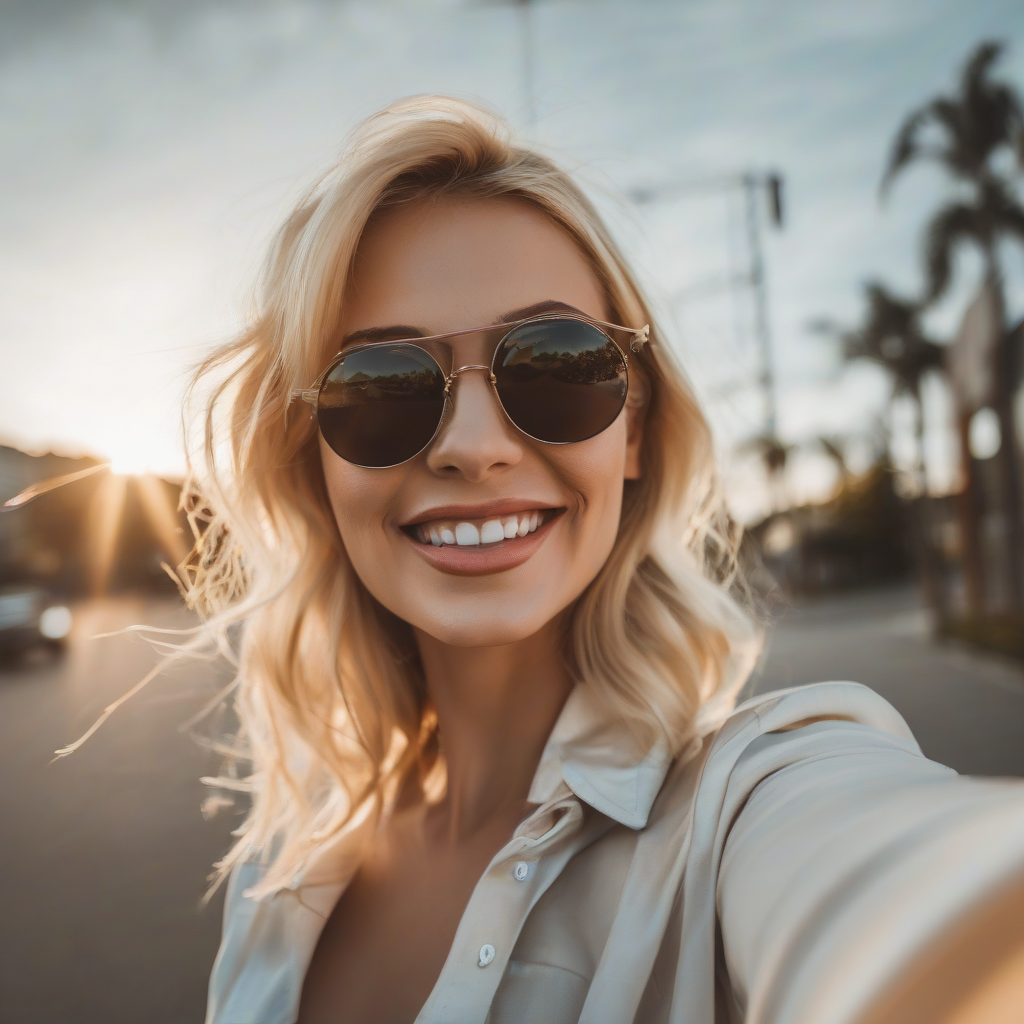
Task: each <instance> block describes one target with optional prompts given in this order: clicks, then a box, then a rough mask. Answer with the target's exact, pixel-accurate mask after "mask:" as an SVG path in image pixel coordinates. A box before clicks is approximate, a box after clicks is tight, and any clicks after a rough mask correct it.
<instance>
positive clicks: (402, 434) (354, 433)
mask: <svg viewBox="0 0 1024 1024" xmlns="http://www.w3.org/2000/svg"><path fill="white" fill-rule="evenodd" d="M443 412H444V375H443V374H442V373H441V369H440V367H439V366H438V365H437V363H435V362H434V360H433V359H432V358H431V357H430V356H429V355H428V354H427V353H426V352H424V351H423V350H422V349H418V348H415V347H414V346H412V345H386V346H385V345H382V346H379V347H374V348H366V349H362V350H360V351H357V352H353V353H352V354H351V355H347V356H345V358H344V359H343V360H342V361H341V362H340V363H338V365H337V366H335V367H334V369H332V370H331V372H330V373H329V374H328V375H327V377H326V378H325V379H324V382H323V384H321V386H320V394H319V397H318V399H317V422H318V424H319V426H320V433H321V434H323V436H324V440H325V441H326V442H327V443H328V444H329V445H330V446H331V448H332V449H333V450H334V451H335V452H337V454H338V455H340V456H341V457H342V458H343V459H345V461H346V462H352V463H355V465H357V466H368V467H373V468H375V469H378V468H382V467H384V466H397V465H398V464H399V463H400V462H405V461H406V460H407V459H411V458H412V457H413V456H414V455H416V454H418V453H419V452H420V451H422V450H423V449H424V448H425V447H426V446H427V445H428V444H429V443H430V439H431V438H432V437H433V436H434V433H435V431H436V430H437V425H438V424H439V423H440V422H441V416H442V414H443Z"/></svg>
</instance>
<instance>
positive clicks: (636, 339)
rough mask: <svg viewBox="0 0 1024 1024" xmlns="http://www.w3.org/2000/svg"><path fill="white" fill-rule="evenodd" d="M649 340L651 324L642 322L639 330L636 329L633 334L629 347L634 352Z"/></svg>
mask: <svg viewBox="0 0 1024 1024" xmlns="http://www.w3.org/2000/svg"><path fill="white" fill-rule="evenodd" d="M650 340H651V325H650V324H644V325H643V327H641V328H640V330H639V331H637V332H636V333H635V334H634V335H633V339H632V340H631V341H630V343H629V347H630V349H632V350H633V351H634V352H639V351H640V349H641V348H643V346H644V345H646V344H647V342H648V341H650Z"/></svg>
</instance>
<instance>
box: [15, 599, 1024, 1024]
mask: <svg viewBox="0 0 1024 1024" xmlns="http://www.w3.org/2000/svg"><path fill="white" fill-rule="evenodd" d="M132 622H148V623H154V624H158V625H168V626H174V625H178V626H182V625H186V624H187V622H188V620H187V619H186V618H185V617H184V615H183V613H182V612H181V611H180V610H178V609H176V608H175V607H174V606H173V605H172V604H169V603H167V602H151V603H148V604H146V603H143V602H140V601H131V600H110V601H102V602H95V603H91V604H89V605H85V606H82V607H80V608H78V609H76V624H75V631H74V635H73V637H72V643H71V645H70V648H69V651H68V653H67V656H66V657H65V658H64V659H62V660H58V661H48V660H45V659H43V660H40V661H39V662H38V663H35V664H27V665H22V666H18V667H16V668H10V667H9V668H8V669H6V670H0V814H2V820H3V822H4V823H5V824H4V828H3V834H2V838H0V907H2V913H0V1022H2V1024H92V1022H94V1021H95V1022H102V1024H186V1022H187V1024H195V1022H199V1021H201V1020H202V1015H203V1004H204V998H205V985H206V977H207V974H208V972H209V968H210V964H211V962H212V960H213V955H214V952H215V950H216V946H217V938H218V928H219V917H220V902H219V900H218V899H216V898H215V899H214V900H213V901H212V903H211V904H210V905H209V906H207V907H201V906H200V898H201V896H202V893H203V891H204V888H205V884H206V883H205V880H206V876H207V874H208V872H209V869H210V865H211V864H212V862H213V861H214V860H215V859H216V858H217V857H218V855H219V854H220V853H222V852H223V850H224V849H225V848H226V846H227V843H228V842H229V835H228V833H229V830H230V828H231V826H232V824H233V820H236V819H232V817H231V816H230V815H222V816H220V817H217V818H215V819H214V820H212V821H204V820H203V818H202V816H201V815H200V812H199V806H200V803H201V801H202V799H203V796H204V792H205V791H204V789H203V787H202V786H201V785H200V783H199V782H198V779H199V777H200V776H201V775H207V774H211V773H212V772H213V771H214V770H215V769H216V767H217V760H216V758H215V757H214V755H212V754H210V753H209V752H207V751H206V750H204V749H202V748H201V747H200V746H198V745H197V744H196V743H195V741H194V740H193V739H192V738H190V737H189V736H188V735H186V734H185V733H183V732H182V731H180V726H181V725H182V724H183V723H184V722H186V721H187V720H188V719H189V718H190V717H191V716H192V715H193V714H195V712H196V711H198V710H199V708H200V707H201V706H202V705H203V704H204V702H205V701H207V700H208V699H210V697H211V696H212V695H213V694H215V693H216V691H217V689H218V687H219V686H220V685H222V684H223V682H224V681H225V679H226V675H225V672H224V670H223V669H222V668H219V667H217V666H214V665H210V664H192V665H190V666H188V667H178V668H176V669H175V670H173V671H171V672H170V673H169V674H168V675H167V676H166V677H165V678H162V679H159V680H157V681H155V682H154V683H153V684H152V685H151V686H150V687H149V688H148V689H147V690H144V691H143V692H142V693H141V694H139V695H138V696H137V697H136V698H135V699H134V700H133V701H132V702H130V703H129V704H127V705H125V706H124V707H123V708H122V709H121V710H120V711H119V712H118V713H117V714H116V715H115V716H114V717H113V718H112V719H111V720H110V721H109V722H108V723H107V724H106V725H105V726H104V727H103V728H102V729H101V730H100V731H99V732H98V733H97V734H96V735H95V736H94V737H93V738H92V739H91V740H90V741H89V743H87V744H86V745H85V746H84V747H83V748H82V749H81V750H80V751H79V752H78V753H76V754H74V755H73V756H71V757H69V758H65V759H64V760H61V761H58V762H57V763H55V764H50V763H49V762H50V758H51V756H52V752H53V750H54V749H56V748H57V747H59V746H62V745H63V744H65V743H67V742H68V741H69V740H71V739H73V738H75V737H76V736H77V735H79V734H80V733H81V732H82V731H83V730H84V729H85V728H87V727H88V726H89V724H91V722H92V721H93V720H94V718H95V716H96V715H97V714H98V712H99V711H100V710H102V708H103V707H104V706H105V705H106V704H107V703H109V701H110V700H112V699H114V698H116V697H117V696H119V695H121V694H122V693H124V692H125V691H126V690H127V689H128V688H129V687H130V686H131V685H132V684H133V683H135V682H136V681H137V680H138V679H139V678H141V676H142V675H143V674H144V673H145V672H146V671H147V669H148V668H149V667H150V666H151V665H152V664H154V662H155V659H156V655H155V654H154V653H153V651H152V650H151V649H150V648H149V647H148V646H147V645H146V644H145V643H144V642H143V641H141V640H140V639H139V638H138V637H137V636H125V635H121V636H116V637H110V638H105V639H90V638H91V637H93V636H94V635H95V634H97V633H102V632H107V631H109V630H112V629H117V628H120V627H123V626H125V625H127V624H129V623H132ZM829 678H831V679H836V678H850V679H857V680H858V681H860V682H864V683H866V684H868V685H870V686H872V687H874V688H875V689H877V690H878V691H879V692H880V693H881V694H882V695H883V696H885V697H886V698H887V699H889V700H890V701H891V702H892V703H893V704H895V705H896V707H897V708H898V709H899V710H900V711H901V712H902V713H903V715H904V717H905V718H906V719H907V721H908V722H909V723H910V725H911V727H912V728H913V729H914V730H915V733H916V735H917V736H918V739H919V740H920V742H921V745H922V747H923V749H924V751H925V753H926V754H928V755H929V756H930V757H934V758H935V759H937V760H942V761H944V762H945V763H947V764H950V765H952V766H953V767H955V768H957V769H958V770H959V771H963V772H974V773H979V774H1017V775H1024V742H1022V740H1024V672H1022V671H1021V669H1020V668H1018V667H1017V666H1016V665H1013V664H1011V663H1009V662H1005V661H1001V660H999V659H995V658H987V657H981V656H978V655H975V654H973V653H970V652H968V651H966V650H965V649H964V648H961V647H956V646H938V645H935V644H933V643H931V642H930V640H929V639H928V636H927V629H926V622H925V620H924V617H923V614H922V612H921V611H920V609H919V608H918V607H917V604H916V600H915V598H914V595H913V593H912V592H910V591H900V590H897V591H888V592H883V593H873V594H862V595H856V596H852V597H842V598H834V599H830V600H827V601H821V602H817V603H815V604H814V605H811V606H808V607H805V608H800V609H791V610H790V611H788V612H787V613H786V614H785V615H784V616H782V618H781V620H780V621H779V623H778V625H777V627H776V628H775V629H774V631H773V633H772V635H771V637H770V643H769V646H768V653H767V657H766V659H765V662H764V665H763V666H762V668H761V670H760V671H759V674H758V676H757V678H756V680H755V682H754V684H753V687H752V689H755V690H757V691H765V690H769V689H774V688H778V687H782V686H791V685H798V684H801V683H807V682H814V681H817V680H821V679H829Z"/></svg>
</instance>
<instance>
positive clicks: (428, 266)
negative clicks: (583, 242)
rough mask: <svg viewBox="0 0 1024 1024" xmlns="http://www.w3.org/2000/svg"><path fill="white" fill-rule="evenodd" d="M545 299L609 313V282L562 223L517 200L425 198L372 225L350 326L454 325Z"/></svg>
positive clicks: (351, 292)
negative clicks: (602, 278) (604, 282)
mask: <svg viewBox="0 0 1024 1024" xmlns="http://www.w3.org/2000/svg"><path fill="white" fill-rule="evenodd" d="M543 302H561V303H565V304H567V305H569V306H573V307H575V308H577V309H579V310H581V311H583V312H584V313H586V314H588V315H590V316H593V317H595V318H597V319H602V318H603V317H604V314H605V302H604V294H603V290H602V288H601V285H600V282H599V281H598V279H597V276H596V274H595V273H594V271H593V270H592V268H591V266H590V264H589V263H588V261H587V260H586V258H585V257H584V256H583V254H582V253H581V252H580V250H579V248H578V246H577V244H576V242H575V241H574V240H573V239H572V238H571V237H570V236H569V234H568V233H567V232H566V231H565V230H564V229H563V228H562V227H560V226H559V225H557V224H555V223H554V222H553V221H552V220H550V219H549V218H548V217H546V216H545V215H544V214H543V213H542V212H541V211H539V210H537V209H536V208H535V207H533V206H531V205H530V204H528V203H525V202H522V201H520V200H516V199H461V200H460V199H445V200H435V201H429V202H428V201H423V202H419V203H413V204H408V205H405V206H402V207H397V208H394V209H390V210H387V211H385V212H384V213H382V214H380V215H378V216H376V217H374V218H373V219H372V220H371V222H370V223H369V224H368V225H367V230H366V231H365V232H364V235H363V238H362V240H361V241H360V245H359V250H358V253H357V257H356V260H355V263H354V267H353V271H352V275H351V277H350V279H349V282H348V288H347V291H346V301H345V307H344V309H343V312H342V325H341V326H342V333H343V334H346V335H348V334H351V333H352V332H355V331H363V330H368V329H373V328H380V327H385V326H389V325H392V324H398V325H406V326H411V327H416V328H417V329H419V330H420V331H421V332H429V333H444V332H446V331H456V330H462V329H465V328H467V327H479V326H483V325H484V324H489V323H494V322H495V321H497V320H500V319H501V318H502V316H503V315H504V314H506V313H507V311H509V310H517V309H522V308H525V307H528V306H533V305H536V304H538V303H543Z"/></svg>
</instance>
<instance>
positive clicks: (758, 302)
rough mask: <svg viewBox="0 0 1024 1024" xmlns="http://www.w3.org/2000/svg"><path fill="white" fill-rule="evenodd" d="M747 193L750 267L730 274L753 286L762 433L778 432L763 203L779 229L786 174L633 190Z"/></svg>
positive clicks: (644, 196)
mask: <svg viewBox="0 0 1024 1024" xmlns="http://www.w3.org/2000/svg"><path fill="white" fill-rule="evenodd" d="M736 189H739V190H740V191H741V192H742V194H743V202H744V209H745V224H746V237H747V259H748V265H747V272H746V273H745V274H740V275H738V276H737V277H729V278H727V279H726V285H727V287H729V288H735V287H737V286H740V287H746V288H749V289H750V292H751V297H752V300H753V307H754V308H753V313H754V337H755V341H756V343H757V352H758V363H759V366H758V372H757V382H758V386H759V388H760V390H761V394H762V396H763V400H764V433H765V436H767V437H775V435H776V431H777V429H778V408H777V404H776V392H775V365H774V358H773V354H772V336H771V321H770V318H769V315H768V287H767V283H766V281H765V268H764V253H763V249H762V242H761V216H762V212H761V211H762V209H763V207H761V205H760V204H761V203H762V202H763V203H764V204H765V207H766V208H767V214H768V220H769V221H770V223H771V224H772V226H773V227H775V228H781V227H782V225H783V223H784V220H785V207H784V198H783V197H784V193H783V179H782V175H781V174H779V173H777V172H775V171H770V172H767V173H764V172H758V171H745V172H744V173H742V174H738V175H737V174H727V175H719V176H714V177H710V178H703V179H690V180H683V181H675V182H666V183H664V184H661V185H654V186H648V187H641V188H637V189H634V190H633V191H632V192H631V193H630V195H631V198H632V199H633V200H634V201H635V202H638V203H652V202H657V201H658V200H663V199H673V198H675V197H677V196H685V195H692V194H694V193H697V192H707V191H718V192H726V193H728V192H732V191H734V190H736Z"/></svg>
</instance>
